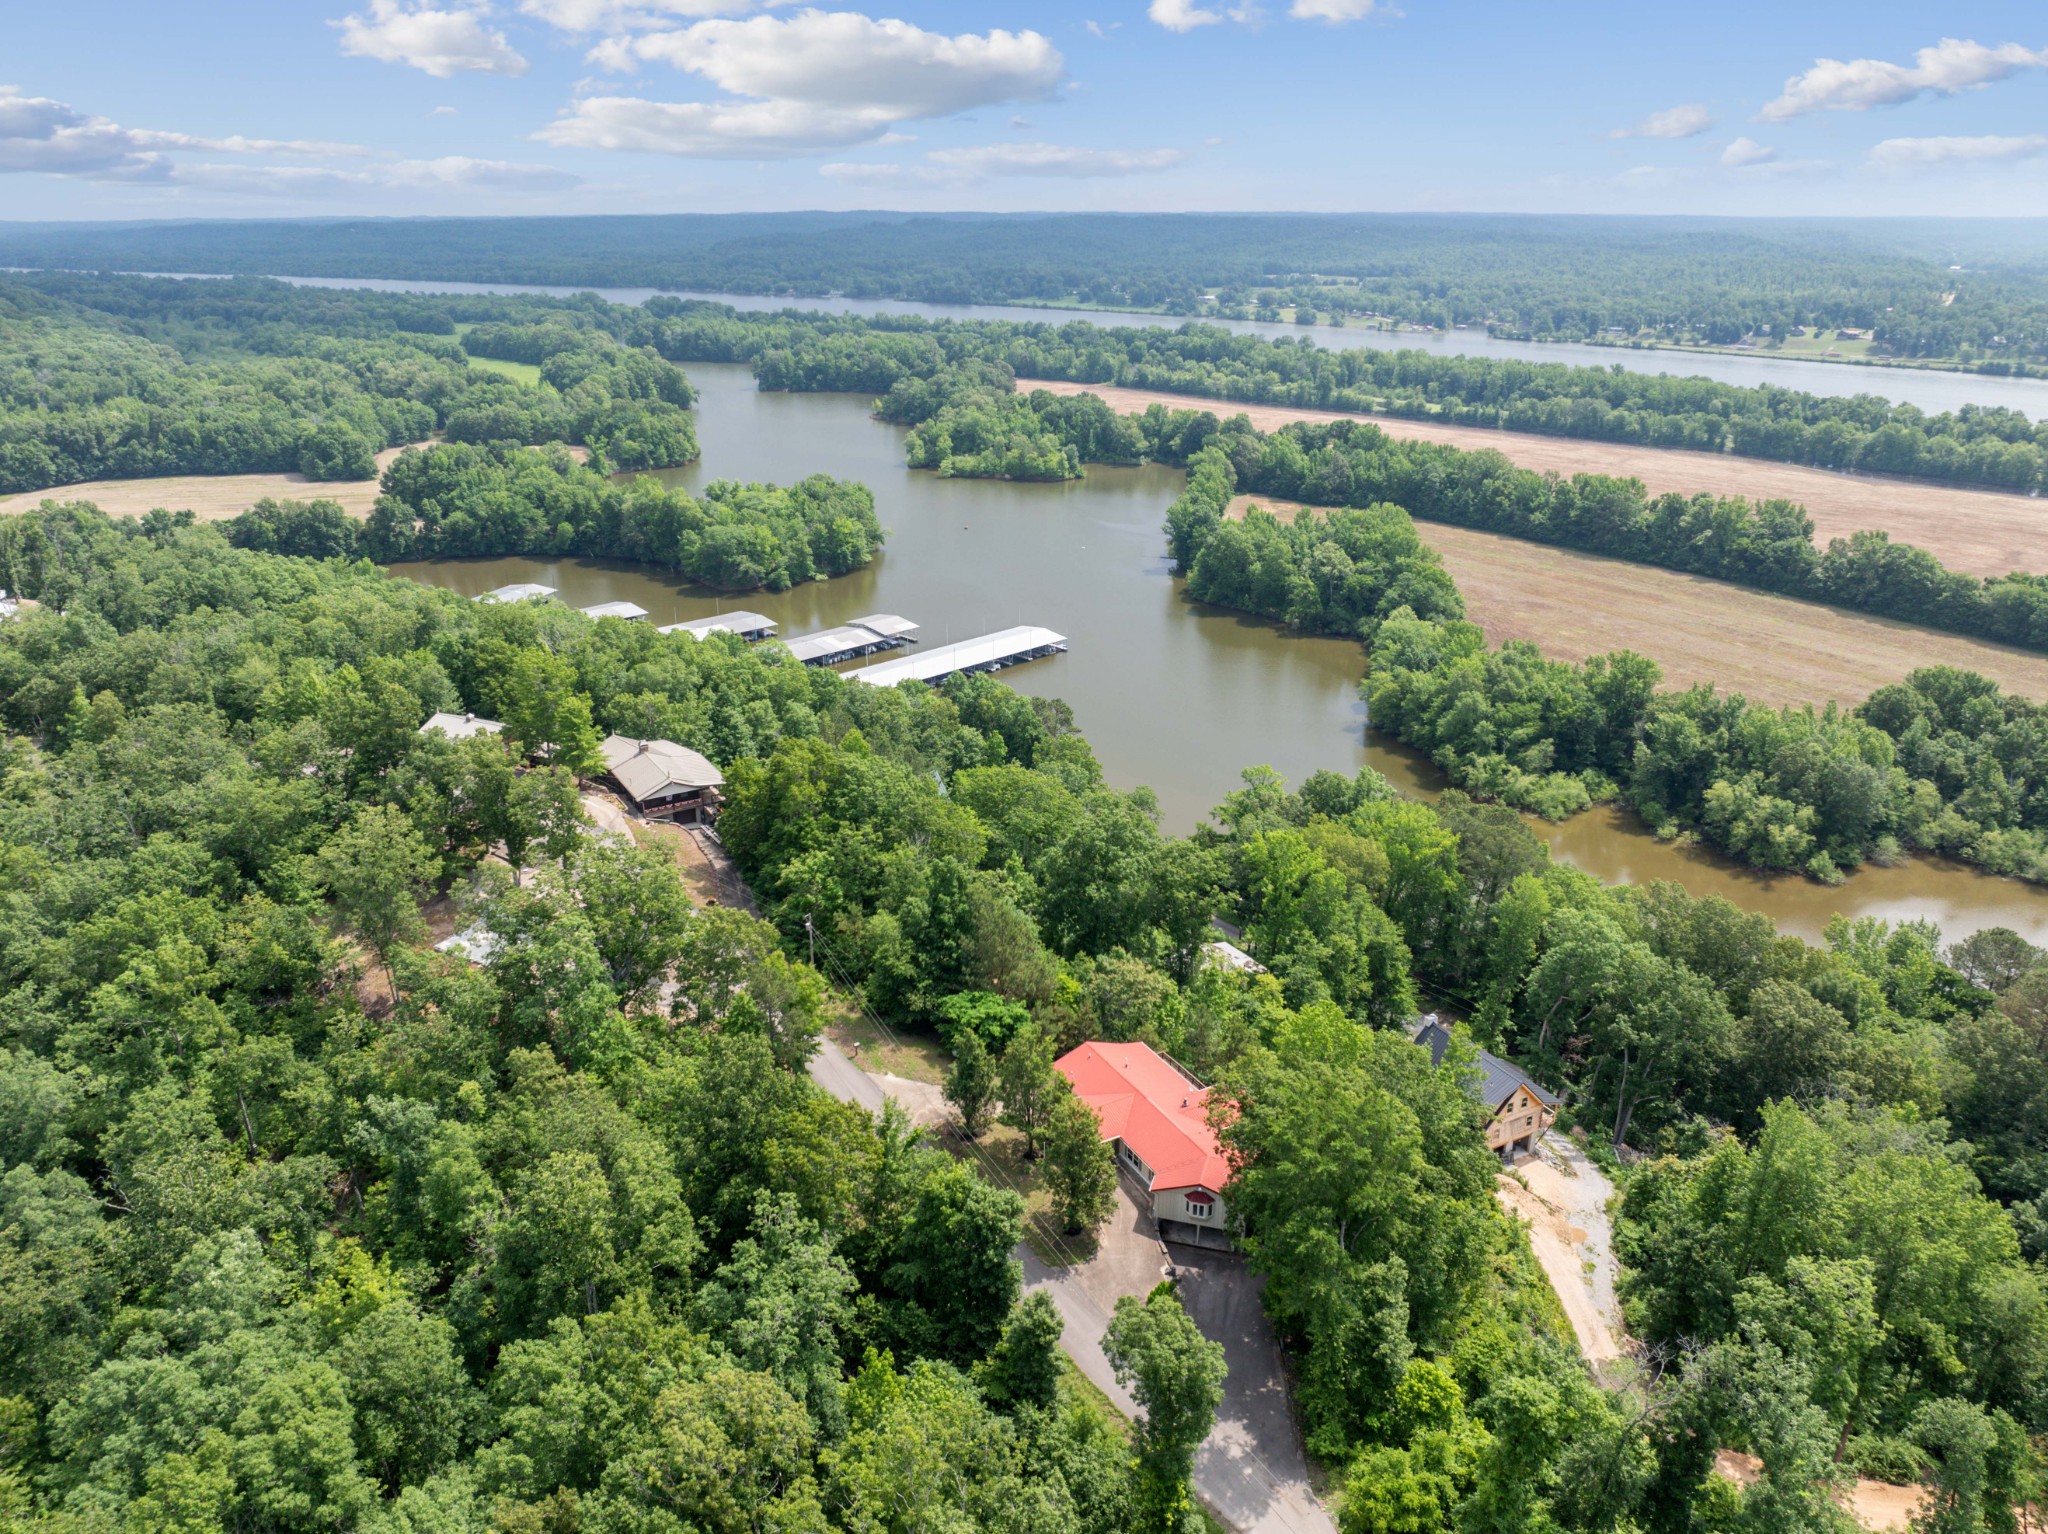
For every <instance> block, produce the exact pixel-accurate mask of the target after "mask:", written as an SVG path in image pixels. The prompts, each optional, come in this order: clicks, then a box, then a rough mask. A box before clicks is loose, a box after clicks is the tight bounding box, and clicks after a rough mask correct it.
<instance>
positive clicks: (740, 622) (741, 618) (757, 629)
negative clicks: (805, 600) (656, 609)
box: [655, 611, 777, 644]
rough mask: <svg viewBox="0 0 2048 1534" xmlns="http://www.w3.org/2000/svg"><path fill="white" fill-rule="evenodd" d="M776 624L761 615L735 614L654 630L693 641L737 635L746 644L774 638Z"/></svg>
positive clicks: (665, 625) (698, 619)
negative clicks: (712, 636) (716, 636)
mask: <svg viewBox="0 0 2048 1534" xmlns="http://www.w3.org/2000/svg"><path fill="white" fill-rule="evenodd" d="M776 627H777V625H776V622H775V620H774V619H773V618H770V617H768V616H766V615H765V614H762V613H750V612H744V611H742V612H736V613H720V614H719V615H718V616H717V617H715V618H692V619H691V620H690V621H689V622H688V623H665V624H663V625H662V626H661V627H660V628H658V629H656V630H655V633H657V634H688V635H689V636H690V637H691V638H693V639H706V638H709V637H710V636H711V635H713V634H737V635H739V636H740V638H742V639H744V640H745V641H746V642H747V643H748V644H753V643H754V642H755V641H757V640H761V639H772V638H774V637H775V630H776Z"/></svg>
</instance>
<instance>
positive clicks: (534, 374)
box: [469, 357, 540, 387]
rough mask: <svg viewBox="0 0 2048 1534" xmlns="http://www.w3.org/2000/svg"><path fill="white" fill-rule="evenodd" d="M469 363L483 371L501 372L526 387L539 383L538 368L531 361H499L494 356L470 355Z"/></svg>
mask: <svg viewBox="0 0 2048 1534" xmlns="http://www.w3.org/2000/svg"><path fill="white" fill-rule="evenodd" d="M469 365H470V366H471V367H473V368H476V369H477V370H478V371H479V372H484V373H503V374H504V375H505V376H506V377H507V378H516V379H517V380H519V382H521V383H523V384H526V385H527V386H528V387H538V386H539V384H540V369H539V368H538V367H536V366H535V365H534V364H533V363H531V362H501V361H499V360H498V359H497V358H496V357H471V358H470V359H469Z"/></svg>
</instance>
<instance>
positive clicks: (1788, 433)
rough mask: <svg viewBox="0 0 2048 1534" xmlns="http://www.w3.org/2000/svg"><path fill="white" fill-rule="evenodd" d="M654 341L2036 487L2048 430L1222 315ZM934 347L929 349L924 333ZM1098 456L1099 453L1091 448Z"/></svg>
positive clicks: (907, 325) (715, 312)
mask: <svg viewBox="0 0 2048 1534" xmlns="http://www.w3.org/2000/svg"><path fill="white" fill-rule="evenodd" d="M648 309H649V311H650V312H651V313H653V314H656V315H658V316H660V319H661V322H660V323H659V325H658V326H656V327H655V328H654V329H653V331H652V344H654V345H655V346H657V347H658V348H659V349H660V350H661V351H662V354H663V355H664V356H669V357H673V358H675V359H677V360H678V361H683V362H751V363H753V364H754V367H755V369H756V371H757V372H758V374H759V376H760V379H761V386H762V387H763V388H767V389H846V390H859V391H863V392H872V393H876V394H880V393H883V392H885V391H887V390H888V389H889V388H890V387H891V386H892V385H894V384H895V383H896V382H898V381H899V380H901V379H908V378H930V377H933V376H935V375H936V374H938V373H939V372H940V371H942V370H943V369H944V368H946V367H947V366H954V367H958V366H962V365H965V364H967V363H969V362H980V363H996V364H1001V365H1002V366H1004V367H1007V368H1008V369H1009V370H1010V371H1011V372H1012V373H1013V374H1014V375H1015V376H1016V377H1018V378H1020V379H1030V378H1047V379H1062V380H1066V381H1069V382H1074V383H1105V384H1119V385H1125V386H1129V387H1132V388H1140V389H1163V390H1170V391H1173V392H1177V393H1183V394H1192V395H1199V396H1205V397H1208V398H1211V399H1221V400H1233V401H1238V402H1242V403H1256V404H1275V405H1292V406H1300V407H1305V408H1311V409H1319V410H1355V411H1361V412H1367V413H1371V414H1377V415H1391V416H1407V417H1415V418H1427V419H1431V420H1438V421H1444V422H1447V423H1452V424H1457V425H1466V426H1484V427H1492V428H1500V429H1505V430H1513V431H1527V432H1538V433H1542V434H1545V435H1549V436H1560V437H1583V438H1587V439H1590V440H1593V441H1602V442H1628V443H1637V444H1641V445H1643V446H1647V447H1670V448H1686V449H1691V450H1695V451H1703V452H1716V453H1718V452H1731V453H1735V454H1739V455H1741V456H1745V457H1751V458H1767V459H1776V460H1779V461H1782V462H1787V463H1801V464H1812V465H1815V466H1817V467H1820V468H1825V469H1838V470H1861V471H1866V472H1870V473H1877V474H1896V475H1905V476H1910V477H1918V478H1925V479H1932V480H1937V481H1941V482H1944V483H1951V484H1967V485H1989V486H1996V487H1999V488H2002V489H2010V490H2032V489H2038V488H2040V487H2041V486H2043V485H2044V484H2048V426H2044V425H2040V424H2037V423H2036V422H2034V421H2032V420H2029V419H2028V418H2027V417H2026V416H2024V415H2022V414H2020V413H2019V412H2017V411H2014V410H2006V409H1987V408H1980V407H1976V406H1965V407H1963V408H1962V409H1961V410H1958V411H1950V412H1943V413H1941V414H1939V415H1932V416H1930V415H1928V414H1927V413H1926V412H1924V411H1922V410H1920V409H1919V408H1918V407H1916V406H1913V405H1894V404H1891V403H1890V402H1888V401H1886V400H1884V399H1881V398H1879V397H1877V396H1875V395H1868V394H1864V395H1856V396H1854V397H1840V396H1830V395H1815V394H1803V393H1799V392H1797V391H1795V390H1791V389H1780V388H1775V387H1771V386H1768V385H1766V386H1760V387H1756V388H1745V387H1742V386H1740V385H1736V384H1725V383H1717V382H1715V381H1713V380H1712V379H1707V378H1696V377H1695V378H1688V377H1675V376H1672V375H1669V374H1662V373H1639V372H1631V371H1629V370H1628V369H1625V368H1621V367H1613V368H1594V367H1578V366H1572V365H1568V364H1565V363H1534V362H1524V361H1519V360H1514V359H1501V358H1493V357H1471V356H1457V355H1444V354H1441V353H1437V352H1424V351H1415V350H1397V351H1384V350H1378V349H1373V348H1364V347H1360V348H1344V349H1334V350H1326V349H1323V348H1320V347H1318V346H1316V345H1315V344H1314V343H1313V342H1312V341H1311V340H1309V339H1308V338H1307V337H1302V338H1299V339H1282V340H1277V341H1271V340H1267V339H1265V338H1263V337H1260V336H1252V335H1240V334H1237V333H1236V332H1234V331H1230V330H1226V329H1224V328H1222V327H1221V326H1217V325H1205V324H1200V323H1190V324H1187V325H1183V326H1181V327H1179V328H1177V329H1171V330H1169V329H1164V328H1160V327H1147V326H1118V327H1103V326H1099V325H1096V324H1094V323H1092V322H1089V321H1086V320H1076V321H1070V322H1068V323H1065V324H1061V325H1052V324H1033V323H1019V322H1015V321H1004V320H972V321H951V320H939V321H934V320H926V319H921V318H917V317H905V316H887V317H880V318H871V319H861V318H855V317H851V316H846V315H830V314H816V313H808V314H807V313H801V312H798V311H793V310H785V311H783V312H781V313H779V314H772V315H770V314H760V313H754V312H748V311H742V310H736V309H733V308H731V307H729V306H726V305H717V304H708V303H701V302H691V303H679V302H677V301H675V300H670V299H655V300H652V301H651V302H650V303H649V305H648ZM921 341H922V342H923V343H924V344H920V342H921ZM1084 456H1085V455H1084Z"/></svg>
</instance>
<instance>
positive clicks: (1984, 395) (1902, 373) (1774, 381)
mask: <svg viewBox="0 0 2048 1534" xmlns="http://www.w3.org/2000/svg"><path fill="white" fill-rule="evenodd" d="M159 275H165V274H159ZM279 280H280V281H282V282H290V283H295V284H297V285H298V286H300V287H321V288H373V289H377V290H379V291H382V292H390V293H451V294H453V293H551V294H554V295H556V296H558V297H568V296H569V295H571V294H574V293H593V292H594V293H596V294H597V295H598V297H600V298H604V299H608V300H610V301H611V302H612V303H615V304H644V303H646V302H647V300H648V299H650V298H654V297H657V296H667V297H670V298H704V299H710V300H713V301H714V302H717V303H722V304H731V305H732V306H733V307H734V308H735V309H812V310H823V311H826V312H828V313H832V314H919V315H923V316H925V317H926V318H927V319H949V320H1018V321H1023V322H1026V323H1031V324H1040V325H1064V324H1067V323H1069V322H1071V321H1074V320H1089V321H1092V322H1093V323H1095V324H1097V325H1102V326H1123V325H1147V326H1153V327H1173V326H1179V325H1184V324H1186V323H1188V322H1187V321H1186V320H1185V319H1181V318H1177V317H1173V316H1169V315H1160V314H1134V313H1126V312H1122V311H1118V310H1108V309H1090V310H1086V311H1081V310H1074V309H1051V308H1024V307H1021V306H1018V305H1012V304H923V303H911V302H909V301H907V300H898V299H889V298H847V297H844V296H843V295H838V294H834V295H831V296H829V297H825V298H777V297H766V296H763V295H760V294H750V293H682V292H673V291H670V290H668V289H663V288H559V287H545V286H542V285H539V284H534V283H492V282H426V281H413V280H411V279H408V278H397V279H383V280H379V279H373V278H366V277H284V278H280V279H279ZM1205 323H1208V324H1214V325H1222V326H1223V327H1225V328H1226V329H1229V330H1234V331H1237V332H1238V333H1239V334H1241V335H1256V336H1265V337H1267V338H1268V339H1277V338H1280V337H1286V338H1288V339H1292V340H1300V339H1303V338H1308V339H1310V340H1313V341H1314V342H1315V344H1316V345H1318V346H1321V347H1324V348H1327V349H1329V350H1332V351H1344V350H1352V349H1371V350H1375V351H1400V350H1422V351H1430V352H1438V353H1441V354H1443V355H1445V356H1472V357H1515V358H1519V359H1521V360H1522V361H1524V362H1566V363H1572V364H1574V365H1577V366H1580V367H1596V368H1612V367H1619V368H1623V369H1626V370H1627V371H1629V372H1631V373H1665V374H1676V375H1679V376H1682V377H1688V378H1711V379H1714V380H1715V381H1716V382H1718V383H1728V384H1737V385H1740V386H1741V387H1744V388H1756V387H1760V386H1762V385H1765V384H1768V385H1770V386H1771V387H1772V388H1776V389H1797V390H1799V391H1801V392H1802V393H1806V394H1822V395H1830V396H1843V397H1848V396H1853V395H1858V394H1875V395H1877V396H1878V397H1879V398H1880V399H1888V400H1890V401H1892V402H1893V403H1894V404H1900V405H1916V406H1918V407H1919V408H1920V409H1922V410H1926V411H1930V412H1939V411H1943V410H1957V409H1960V408H1961V407H1962V406H1964V405H2000V406H2003V407H2005V408H2006V409H2008V410H2017V411H2019V412H2020V413H2022V414H2023V415H2027V416H2030V417H2032V418H2033V419H2035V420H2041V419H2044V418H2048V379H2040V378H1998V377H1994V376H1991V375H1988V374H1986V375H1979V374H1975V373H1953V372H1939V371H1936V370H1934V369H1931V368H1911V367H1886V366H1881V365H1876V364H1871V363H1857V362H1823V361H1819V360H1817V359H1812V358H1800V357H1778V356H1772V355H1771V354H1770V353H1768V352H1753V353H1742V352H1689V351H1675V350H1669V349H1662V350H1660V349H1658V348H1654V347H1629V346H1591V345H1585V344H1581V343H1575V342H1559V341H1509V340H1503V339H1499V338H1497V337H1494V336H1490V335H1488V334H1487V333H1486V332H1485V331H1483V330H1450V331H1388V330H1372V329H1367V328H1365V327H1363V326H1347V327H1346V328H1344V329H1342V330H1339V329H1336V328H1334V327H1331V326H1328V325H1319V326H1314V327H1307V326H1300V325H1279V324H1274V323H1271V322H1269V321H1261V320H1209V321H1206V322H1205Z"/></svg>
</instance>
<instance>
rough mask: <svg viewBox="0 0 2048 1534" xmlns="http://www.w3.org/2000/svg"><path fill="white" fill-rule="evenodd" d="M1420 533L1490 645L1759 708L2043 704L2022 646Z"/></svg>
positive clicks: (1435, 527)
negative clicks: (1518, 647) (1616, 666)
mask: <svg viewBox="0 0 2048 1534" xmlns="http://www.w3.org/2000/svg"><path fill="white" fill-rule="evenodd" d="M1251 505H1260V506H1264V507H1265V508H1266V509H1267V510H1268V511H1271V512H1272V513H1273V514H1274V515H1276V516H1280V517H1291V516H1292V515H1293V514H1294V513H1295V512H1296V511H1298V510H1300V508H1299V507H1297V506H1293V505H1290V504H1289V503H1287V502H1282V501H1271V500H1266V499H1262V498H1260V497H1256V496H1239V497H1238V498H1237V499H1236V500H1235V501H1233V502H1231V506H1230V512H1231V515H1233V516H1242V515H1243V514H1244V510H1245V508H1246V507H1247V506H1251ZM1415 525H1416V529H1417V530H1418V531H1419V532H1420V533H1421V535H1422V539H1423V541H1424V542H1425V543H1427V544H1428V545H1429V546H1430V547H1431V548H1433V549H1435V550H1436V551H1437V553H1439V554H1440V555H1442V556H1443V561H1444V568H1445V569H1446V570H1448V571H1450V574H1451V579H1452V580H1454V581H1456V582H1457V583H1458V589H1459V590H1460V591H1461V592H1463V593H1464V596H1465V609H1466V612H1467V614H1468V616H1470V618H1471V619H1472V621H1473V622H1474V623H1477V624H1478V625H1479V626H1480V627H1481V628H1482V629H1484V630H1485V631H1486V637H1487V640H1488V642H1490V643H1492V644H1500V643H1502V642H1503V641H1505V640H1509V639H1527V640H1531V641H1533V642H1534V643H1536V644H1538V645H1541V646H1542V648H1543V653H1544V654H1546V655H1548V656H1551V657H1553V658H1555V659H1558V660H1584V659H1585V658H1586V657H1587V656H1588V655H1601V654H1605V653H1606V652H1607V651H1609V650H1622V649H1626V650H1634V651H1636V652H1637V653H1638V654H1641V655H1647V656H1649V657H1650V658H1651V659H1652V660H1654V661H1656V662H1657V664H1658V665H1659V666H1661V667H1663V668H1664V682H1665V685H1666V686H1667V687H1674V688H1685V687H1690V686H1692V685H1693V684H1694V683H1696V682H1711V683H1712V684H1714V685H1715V686H1716V687H1719V688H1721V689H1723V690H1724V691H1728V692H1739V693H1742V694H1743V695H1744V696H1746V697H1748V698H1750V699H1752V700H1753V701H1755V702H1759V703H1776V704H1786V703H1808V702H1811V703H1815V704H1819V703H1824V702H1826V701H1827V700H1828V699H1830V698H1832V699H1834V700H1835V701H1837V702H1839V703H1842V704H1845V705H1847V704H1853V703H1860V702H1861V701H1862V700H1863V699H1864V698H1866V697H1868V696H1869V695H1870V694H1871V693H1872V692H1873V691H1874V690H1876V689H1877V688H1879V687H1882V686H1884V685H1885V684H1886V683H1888V682H1896V681H1899V680H1901V679H1902V678H1903V677H1904V676H1905V675H1906V673H1907V672H1909V671H1911V670H1913V669H1914V668H1915V667H1918V666H1936V665H1942V666H1960V667H1962V668H1964V669H1966V670H1970V671H1978V672H1982V673H1983V674H1984V675H1985V676H1988V677H1991V678H1992V679H1993V680H1995V681H1996V682H1998V684H1999V685H2000V686H2002V687H2004V688H2006V689H2007V690H2008V691H2011V692H2016V693H2019V694H2021V695H2022V696H2024V697H2029V698H2034V699H2048V657H2043V656H2039V655H2031V654H2029V653H2027V652H2026V651H2024V650H2015V649H2009V648H2007V647H2006V646H2004V645H1995V644H1989V643H1986V642H1984V641H1982V640H1977V639H1965V638H1963V637H1962V636H1961V635H1959V634H1944V633H1941V632H1939V631H1938V630H1934V629H1923V628H1917V627H1915V626H1914V625H1912V624H1910V623H1898V622H1895V621H1893V620H1891V619H1889V618H1873V617H1868V616H1866V615H1864V614H1862V613H1850V612H1844V611H1842V610H1841V609H1840V608H1835V607H1826V606H1823V605H1822V604H1820V603H1818V602H1801V601H1798V600H1796V599H1794V598H1792V597H1778V596H1772V595H1770V594H1769V593H1768V592H1762V591H1750V590H1746V589H1745V588H1743V587H1741V586H1731V585H1729V584H1727V583H1726V582H1724V581H1713V580H1707V579H1705V578H1704V577H1701V576H1696V575H1682V574H1680V573H1678V572H1677V571H1675V570H1659V569H1656V568H1655V567H1654V566H1650V565H1637V564H1631V563H1629V562H1628V561H1627V560H1621V559H1606V558H1603V557H1601V556H1600V555H1597V554H1580V553H1577V552H1575V551H1573V550H1571V549H1555V548H1551V547H1549V546H1548V545H1545V544H1540V543H1525V542H1524V541H1522V540H1521V539H1519V538H1507V537H1503V536H1501V535H1500V534H1498V533H1479V532H1473V531H1472V530H1471V529H1469V528H1463V527H1451V526H1448V525H1447V524H1445V523H1442V522H1417V523H1416V524H1415Z"/></svg>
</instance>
